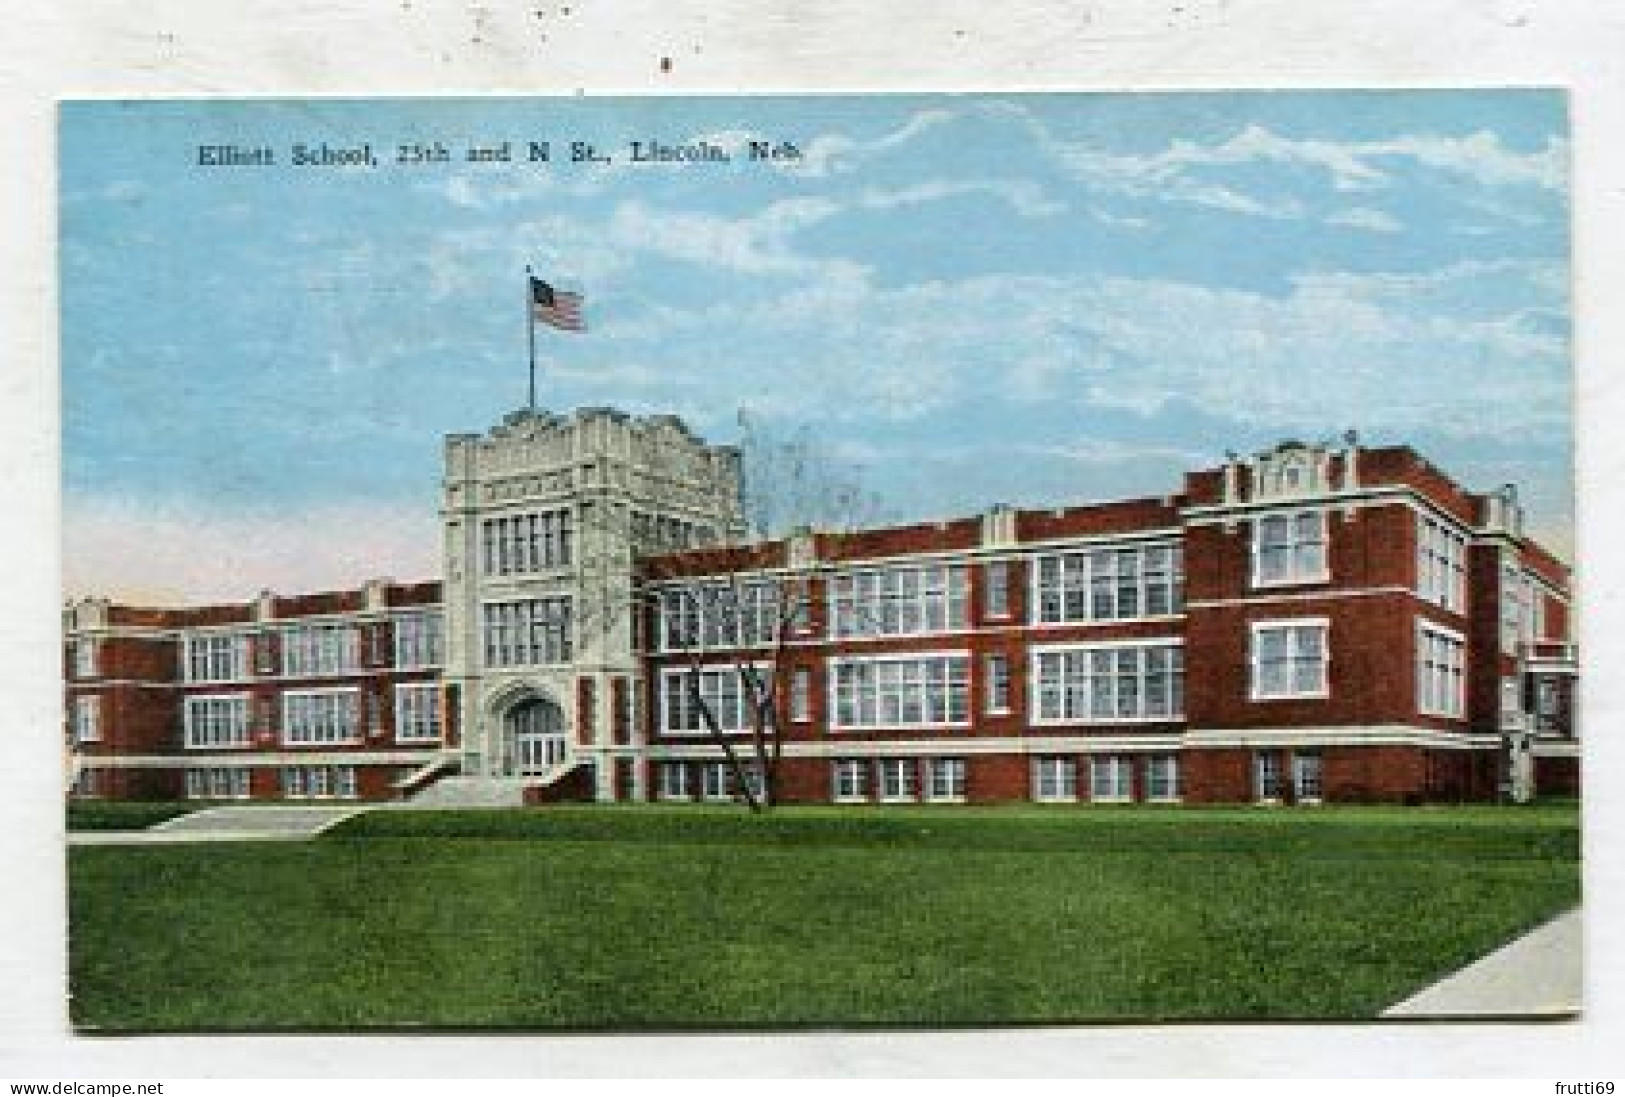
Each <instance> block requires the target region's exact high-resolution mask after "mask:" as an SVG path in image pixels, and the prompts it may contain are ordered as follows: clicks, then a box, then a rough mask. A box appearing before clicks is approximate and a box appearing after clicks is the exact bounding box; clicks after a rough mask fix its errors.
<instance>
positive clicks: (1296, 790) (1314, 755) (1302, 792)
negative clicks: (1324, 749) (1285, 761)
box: [1292, 751, 1321, 800]
mask: <svg viewBox="0 0 1625 1097" xmlns="http://www.w3.org/2000/svg"><path fill="white" fill-rule="evenodd" d="M1320 774H1321V760H1320V753H1319V752H1318V751H1309V752H1304V753H1295V754H1293V755H1292V796H1293V798H1294V799H1297V800H1319V799H1320Z"/></svg>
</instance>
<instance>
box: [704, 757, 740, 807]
mask: <svg viewBox="0 0 1625 1097" xmlns="http://www.w3.org/2000/svg"><path fill="white" fill-rule="evenodd" d="M700 793H701V795H703V796H704V797H705V798H706V799H707V800H732V799H733V795H734V773H733V769H732V768H731V767H729V765H728V763H727V762H706V763H705V764H704V765H703V766H701V767H700Z"/></svg>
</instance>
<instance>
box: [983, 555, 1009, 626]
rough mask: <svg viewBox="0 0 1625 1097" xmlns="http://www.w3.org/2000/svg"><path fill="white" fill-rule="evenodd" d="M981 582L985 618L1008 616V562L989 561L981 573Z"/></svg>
mask: <svg viewBox="0 0 1625 1097" xmlns="http://www.w3.org/2000/svg"><path fill="white" fill-rule="evenodd" d="M982 581H983V584H984V590H985V592H986V593H985V597H984V603H985V606H986V609H987V616H989V617H1008V616H1010V562H1009V561H1008V560H989V561H988V563H987V566H986V568H985V569H984V570H983V572H982Z"/></svg>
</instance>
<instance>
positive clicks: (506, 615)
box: [480, 597, 572, 667]
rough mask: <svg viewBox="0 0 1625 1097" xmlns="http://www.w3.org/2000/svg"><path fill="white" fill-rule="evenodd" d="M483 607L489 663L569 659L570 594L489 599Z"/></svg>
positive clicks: (515, 664) (526, 663)
mask: <svg viewBox="0 0 1625 1097" xmlns="http://www.w3.org/2000/svg"><path fill="white" fill-rule="evenodd" d="M480 608H481V610H482V612H483V629H482V636H483V638H484V641H485V643H484V647H485V665H486V666H488V667H528V666H540V665H544V664H549V663H568V662H569V661H570V657H571V650H572V634H571V619H570V612H571V606H570V599H569V598H567V597H560V598H527V599H524V600H521V601H516V602H487V603H485V605H483V606H481V607H480Z"/></svg>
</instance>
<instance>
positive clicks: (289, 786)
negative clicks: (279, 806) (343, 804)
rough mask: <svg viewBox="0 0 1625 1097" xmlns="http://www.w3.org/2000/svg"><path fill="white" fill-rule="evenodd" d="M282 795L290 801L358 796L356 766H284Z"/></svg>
mask: <svg viewBox="0 0 1625 1097" xmlns="http://www.w3.org/2000/svg"><path fill="white" fill-rule="evenodd" d="M281 781H282V795H283V796H284V797H287V798H288V799H313V798H321V799H325V798H328V797H339V798H341V799H346V800H353V799H355V796H356V773H355V767H354V766H283V767H282V774H281Z"/></svg>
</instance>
